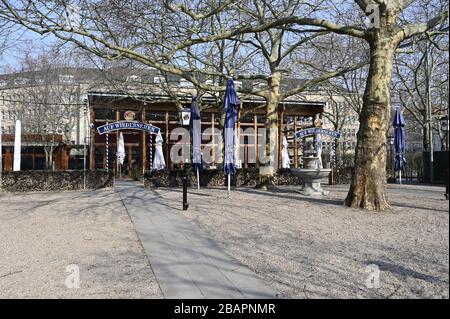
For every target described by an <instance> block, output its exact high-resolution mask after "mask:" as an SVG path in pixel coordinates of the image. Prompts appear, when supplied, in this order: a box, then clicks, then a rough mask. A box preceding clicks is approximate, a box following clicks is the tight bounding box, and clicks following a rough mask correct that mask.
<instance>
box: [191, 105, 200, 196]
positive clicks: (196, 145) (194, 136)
mask: <svg viewBox="0 0 450 319" xmlns="http://www.w3.org/2000/svg"><path fill="white" fill-rule="evenodd" d="M201 119H202V118H201V115H200V110H199V108H198V103H197V98H196V97H193V98H192V103H191V118H190V120H189V131H190V133H191V140H192V167H193V168H194V169H195V170H196V171H197V188H198V189H200V169H201V168H202V149H201V144H202V124H201Z"/></svg>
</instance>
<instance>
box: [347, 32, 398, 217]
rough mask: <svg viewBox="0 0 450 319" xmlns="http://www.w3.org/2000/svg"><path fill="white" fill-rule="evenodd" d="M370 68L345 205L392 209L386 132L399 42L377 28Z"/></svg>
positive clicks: (371, 208) (368, 208) (372, 41)
mask: <svg viewBox="0 0 450 319" xmlns="http://www.w3.org/2000/svg"><path fill="white" fill-rule="evenodd" d="M370 47H371V48H370V49H371V56H370V69H369V74H368V78H367V86H366V91H365V92H364V98H363V106H362V110H361V114H360V128H359V131H358V142H357V147H356V154H355V169H354V172H353V175H352V181H351V185H350V190H349V192H348V195H347V198H346V199H345V204H346V205H347V206H349V207H353V208H364V209H367V210H384V209H387V208H389V207H390V206H389V202H388V198H387V194H386V146H387V144H386V132H387V130H388V127H389V124H390V117H391V100H390V91H389V85H390V82H391V77H392V66H393V58H394V54H395V47H396V44H395V43H394V41H393V40H392V38H391V37H389V36H388V35H386V34H384V35H383V32H380V31H377V32H376V33H375V34H374V35H373V38H372V39H371V41H370Z"/></svg>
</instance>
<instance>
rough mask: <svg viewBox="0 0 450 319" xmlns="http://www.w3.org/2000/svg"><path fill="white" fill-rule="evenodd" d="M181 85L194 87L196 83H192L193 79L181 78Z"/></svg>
mask: <svg viewBox="0 0 450 319" xmlns="http://www.w3.org/2000/svg"><path fill="white" fill-rule="evenodd" d="M180 87H184V88H193V87H194V83H192V82H191V81H188V80H186V79H180Z"/></svg>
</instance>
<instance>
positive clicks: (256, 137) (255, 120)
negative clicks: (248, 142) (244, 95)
mask: <svg viewBox="0 0 450 319" xmlns="http://www.w3.org/2000/svg"><path fill="white" fill-rule="evenodd" d="M253 128H254V130H255V132H254V133H253V134H254V137H255V138H254V140H255V145H254V148H255V158H256V163H255V164H256V167H259V152H258V115H256V114H255V115H254V116H253Z"/></svg>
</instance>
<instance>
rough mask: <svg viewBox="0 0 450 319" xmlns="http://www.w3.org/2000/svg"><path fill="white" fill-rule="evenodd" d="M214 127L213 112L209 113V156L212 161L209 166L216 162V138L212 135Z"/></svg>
mask: <svg viewBox="0 0 450 319" xmlns="http://www.w3.org/2000/svg"><path fill="white" fill-rule="evenodd" d="M214 127H215V115H214V113H211V147H212V149H211V157H212V163H211V166H215V164H216V145H215V144H216V141H215V140H216V139H215V136H214Z"/></svg>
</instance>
